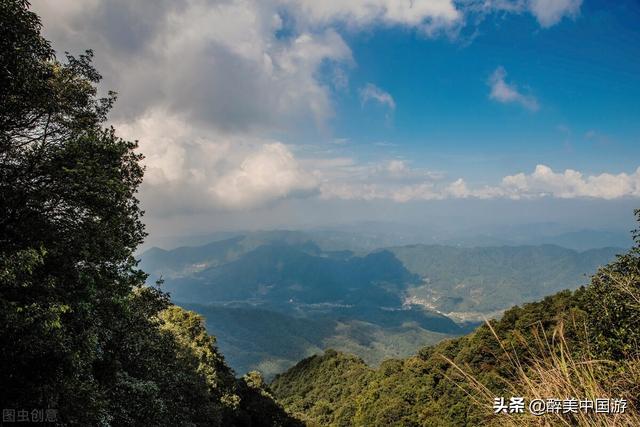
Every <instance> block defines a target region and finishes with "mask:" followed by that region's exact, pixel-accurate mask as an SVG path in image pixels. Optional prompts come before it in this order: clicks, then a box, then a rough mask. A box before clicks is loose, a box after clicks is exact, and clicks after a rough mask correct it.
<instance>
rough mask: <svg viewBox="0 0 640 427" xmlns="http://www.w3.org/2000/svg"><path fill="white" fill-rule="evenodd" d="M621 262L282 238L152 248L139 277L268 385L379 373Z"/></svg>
mask: <svg viewBox="0 0 640 427" xmlns="http://www.w3.org/2000/svg"><path fill="white" fill-rule="evenodd" d="M618 252H621V250H618V249H615V248H604V249H595V250H588V251H584V252H578V251H576V250H572V249H566V248H562V247H559V246H555V245H540V246H497V247H478V248H465V247H456V246H446V245H405V246H397V247H388V248H380V249H376V250H373V251H369V252H362V251H358V252H354V251H351V250H347V249H342V250H340V245H336V244H335V241H334V242H329V243H327V241H326V240H325V241H316V240H314V239H313V238H312V236H310V235H308V234H306V233H303V232H294V231H273V232H259V233H250V234H248V235H243V236H240V235H236V236H231V237H228V238H225V239H222V240H218V241H214V242H211V243H209V244H206V245H202V246H197V247H180V248H176V249H173V250H163V249H158V248H152V249H150V250H148V251H146V252H145V253H144V254H143V255H142V260H141V267H142V269H143V270H145V271H147V272H149V273H150V280H149V282H152V281H153V280H155V279H157V278H159V277H162V278H163V279H164V284H163V288H164V289H165V290H167V291H169V292H170V294H171V296H172V299H173V300H174V301H175V302H177V303H179V304H181V305H184V306H187V307H190V308H191V309H193V310H195V311H198V312H200V313H201V314H204V315H205V317H206V318H207V324H208V327H209V328H210V329H211V330H212V331H216V334H217V335H218V336H219V340H220V341H219V342H220V348H221V349H222V351H223V352H224V353H225V354H226V355H227V357H228V360H229V362H230V363H231V365H232V366H234V367H235V368H236V369H238V370H239V371H240V372H244V371H247V370H250V369H261V370H262V371H263V372H265V373H266V374H267V375H268V376H269V375H272V374H275V373H277V372H280V371H282V370H283V369H286V368H288V367H289V366H292V364H293V363H295V362H296V361H297V360H299V359H300V358H303V357H307V356H309V355H311V354H316V353H318V352H320V351H321V350H323V349H325V348H328V347H334V348H337V349H339V350H344V351H350V352H352V353H355V354H358V355H360V356H361V357H364V358H365V359H366V360H367V362H369V363H372V364H376V363H378V362H379V361H380V360H382V358H384V357H390V356H393V357H404V356H407V355H408V354H411V352H413V351H415V350H416V349H417V348H419V347H421V346H422V345H424V344H425V343H426V342H429V343H435V342H436V341H437V340H440V339H442V338H444V337H447V336H452V335H454V336H455V335H461V334H463V333H465V332H467V331H468V328H467V327H466V326H465V325H463V324H456V323H455V322H454V321H452V320H451V319H456V320H457V321H458V322H460V321H471V322H476V321H478V319H481V318H482V317H484V316H488V317H493V316H498V315H499V314H500V313H501V312H502V310H504V309H505V308H507V307H510V306H512V305H516V304H520V303H523V302H526V301H531V300H535V299H538V298H540V297H542V296H544V295H547V294H551V293H554V292H557V291H559V290H561V289H565V288H575V287H577V286H579V285H581V284H583V283H586V282H587V275H588V274H590V273H592V272H594V271H595V269H596V268H597V267H598V266H599V265H602V264H604V263H606V262H608V261H610V260H611V259H612V258H613V257H614V256H615V254H616V253H618ZM473 324H474V323H471V325H473ZM265 336H267V337H270V339H269V340H266V341H264V339H263V338H264V337H265ZM259 343H261V344H259ZM242 349H244V350H242ZM247 349H249V350H247ZM283 349H288V350H287V351H286V352H285V353H286V354H289V356H287V357H284V356H283V353H282V351H283Z"/></svg>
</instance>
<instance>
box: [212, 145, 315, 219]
mask: <svg viewBox="0 0 640 427" xmlns="http://www.w3.org/2000/svg"><path fill="white" fill-rule="evenodd" d="M315 189H316V181H315V179H314V178H313V176H311V175H309V174H308V173H306V172H305V171H303V170H302V169H301V168H300V166H299V164H298V162H297V161H296V159H295V158H294V157H293V155H292V154H291V152H290V151H289V150H288V149H287V147H286V146H285V145H283V144H281V143H278V142H276V143H270V144H265V145H264V146H262V147H261V148H260V150H259V151H257V152H255V153H252V154H250V155H249V156H248V157H247V158H245V159H244V160H243V161H242V163H241V164H240V166H239V167H238V168H236V169H234V170H232V171H231V172H229V173H227V174H225V175H223V176H222V177H221V178H220V179H219V180H217V181H216V182H215V184H214V185H213V186H212V187H211V189H210V191H211V192H212V193H213V194H214V195H215V196H216V197H217V198H218V199H219V200H221V201H223V202H224V204H225V206H228V207H233V208H236V209H237V208H249V207H255V206H256V205H261V204H264V203H267V202H270V201H273V200H278V199H283V198H286V197H289V196H291V195H292V194H294V193H297V194H303V195H308V194H310V193H312V192H313V191H315Z"/></svg>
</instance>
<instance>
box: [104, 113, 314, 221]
mask: <svg viewBox="0 0 640 427" xmlns="http://www.w3.org/2000/svg"><path fill="white" fill-rule="evenodd" d="M116 127H117V129H118V133H119V134H120V135H122V136H123V137H125V138H131V139H133V137H135V138H137V139H139V144H140V151H141V152H142V153H144V154H145V159H144V160H143V164H144V165H145V167H146V178H145V182H144V184H143V187H142V201H143V203H144V205H145V208H146V209H147V210H153V212H154V215H157V216H166V215H174V214H176V213H184V212H197V211H204V212H207V211H209V212H210V211H216V210H228V209H249V208H255V207H257V206H260V205H264V204H269V203H271V202H274V201H277V200H281V199H285V198H291V197H307V196H309V195H312V194H313V193H315V192H316V191H317V186H318V183H317V181H316V178H315V177H314V176H313V175H312V174H310V173H307V172H305V171H304V169H303V168H302V167H301V165H300V163H299V162H298V160H297V159H296V158H295V156H294V155H293V153H292V152H291V150H290V149H289V148H288V147H287V146H286V145H285V144H283V143H281V142H278V141H275V140H271V139H261V138H256V137H250V136H247V135H244V134H234V133H225V132H219V131H212V130H210V129H207V128H203V127H196V126H189V125H188V123H187V122H186V121H185V119H184V118H182V117H180V116H176V115H170V114H167V112H166V111H162V110H153V111H151V112H149V113H148V114H146V115H145V116H143V117H141V118H140V119H139V120H137V121H135V122H134V123H133V124H127V123H121V124H118V123H116Z"/></svg>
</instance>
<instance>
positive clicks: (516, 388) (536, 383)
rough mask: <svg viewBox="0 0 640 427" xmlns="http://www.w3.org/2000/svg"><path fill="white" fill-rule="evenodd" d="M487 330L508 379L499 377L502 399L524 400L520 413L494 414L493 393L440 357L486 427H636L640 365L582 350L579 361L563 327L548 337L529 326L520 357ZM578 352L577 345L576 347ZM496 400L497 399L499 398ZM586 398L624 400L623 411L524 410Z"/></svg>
mask: <svg viewBox="0 0 640 427" xmlns="http://www.w3.org/2000/svg"><path fill="white" fill-rule="evenodd" d="M486 324H487V327H488V328H489V329H490V331H491V333H492V334H493V336H494V337H495V339H496V340H497V341H498V342H499V343H500V347H501V349H502V351H503V352H504V354H505V355H506V359H507V360H508V363H509V365H510V366H508V368H509V370H510V371H511V372H512V375H509V377H510V378H509V379H507V378H503V381H504V383H505V384H506V391H505V393H504V395H503V396H502V397H504V398H505V400H506V401H508V400H509V397H512V396H513V397H524V398H525V402H526V404H525V411H524V413H515V414H509V413H500V414H494V409H493V401H494V398H495V397H497V396H496V395H495V393H494V392H493V391H491V390H490V389H489V388H488V387H486V386H485V385H484V384H483V383H482V382H481V381H480V380H478V379H477V378H476V377H475V376H474V375H473V374H472V373H471V372H470V370H469V369H467V368H466V367H463V366H459V365H458V364H456V363H455V362H454V361H453V360H451V359H449V358H447V357H445V356H442V357H443V358H444V359H445V360H447V362H449V363H450V364H451V365H452V366H453V367H454V368H455V371H457V372H458V373H459V374H460V375H461V376H462V378H463V382H462V384H460V383H459V382H457V383H458V384H459V385H460V386H461V387H462V388H463V389H464V390H465V391H466V392H467V394H468V396H469V398H470V399H472V401H473V402H474V403H475V404H476V406H478V407H479V408H480V410H481V411H482V412H483V413H485V414H486V424H487V425H496V426H497V425H500V426H514V427H516V426H518V427H519V426H556V425H558V426H576V425H577V426H589V427H591V426H593V427H596V426H598V427H613V426H616V427H618V426H620V427H622V426H625V427H626V426H630V427H631V426H633V427H638V426H640V414H639V413H638V408H636V407H634V406H633V402H634V401H635V400H637V398H638V396H637V393H638V387H639V385H640V360H638V359H633V360H628V361H624V362H613V361H608V360H596V359H593V358H589V357H588V356H587V354H588V351H586V352H585V351H581V352H580V353H582V354H584V355H583V356H579V355H576V353H577V352H574V351H572V348H570V343H569V342H568V340H567V338H566V336H565V329H564V323H562V322H560V323H559V324H558V325H557V326H556V327H555V329H554V331H553V333H552V335H551V336H550V337H549V336H548V335H547V334H546V333H545V331H544V329H543V328H542V325H534V326H533V328H534V329H533V337H534V339H533V340H529V341H527V340H525V338H524V337H523V336H522V335H520V336H519V339H520V343H521V344H523V345H524V347H525V348H526V351H525V354H524V355H523V354H520V355H518V353H516V351H515V349H513V348H511V349H509V348H508V344H507V342H506V341H503V340H502V339H501V338H500V337H499V336H498V334H497V333H496V331H495V330H494V328H493V327H492V325H491V323H490V322H486ZM580 340H581V342H580V348H581V349H588V348H589V346H588V343H586V342H584V340H586V338H584V337H581V338H580ZM576 347H577V346H576ZM498 397H500V396H498ZM550 398H556V399H559V400H563V399H569V398H574V399H590V400H594V401H595V399H598V398H624V399H626V400H627V402H628V406H627V408H626V410H625V412H624V413H618V414H605V413H594V412H593V411H589V412H585V411H582V410H580V409H579V410H578V412H577V413H566V414H565V413H562V411H560V412H559V413H547V414H544V415H539V416H536V415H533V414H531V413H530V412H529V410H528V402H530V401H531V400H532V399H543V400H546V399H550Z"/></svg>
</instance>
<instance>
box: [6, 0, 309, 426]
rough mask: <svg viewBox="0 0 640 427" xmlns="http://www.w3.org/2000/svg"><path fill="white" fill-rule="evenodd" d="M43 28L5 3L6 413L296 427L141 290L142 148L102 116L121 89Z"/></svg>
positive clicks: (169, 309)
mask: <svg viewBox="0 0 640 427" xmlns="http://www.w3.org/2000/svg"><path fill="white" fill-rule="evenodd" d="M40 29H41V28H40V21H39V18H38V17H37V16H36V15H35V14H34V13H32V12H30V11H29V3H28V2H27V1H24V0H3V1H2V2H0V342H1V343H2V345H1V347H2V350H1V351H0V367H2V369H0V408H2V409H3V423H4V422H5V421H9V422H10V421H11V420H10V419H9V418H6V417H8V415H7V414H8V413H9V412H5V410H6V411H14V412H13V414H14V416H15V414H16V413H17V414H18V421H24V420H21V419H20V416H21V414H23V413H24V412H25V411H27V413H28V415H30V414H31V411H41V412H42V413H43V414H44V413H46V414H47V415H46V417H47V418H46V421H47V422H48V423H50V424H51V423H58V424H57V425H82V426H98V425H115V426H123V425H131V426H141V425H158V426H160V425H166V426H177V425H202V426H210V425H224V426H229V425H246V426H249V425H265V426H271V425H297V424H299V423H298V422H297V421H296V420H294V419H292V418H291V417H289V416H288V415H287V414H286V413H285V412H284V411H283V410H282V408H281V407H280V406H279V405H278V404H277V403H276V402H275V401H274V400H273V399H272V397H271V395H270V394H269V392H268V390H267V388H266V387H265V385H264V383H263V381H262V378H261V376H260V375H259V374H257V373H250V374H248V375H246V376H245V377H243V378H240V379H237V378H235V377H234V373H233V371H232V370H231V369H230V368H229V367H228V366H227V364H226V362H225V361H224V359H223V357H222V355H221V354H220V353H219V352H218V350H217V348H216V345H215V339H214V338H213V337H212V336H210V335H208V334H207V333H206V331H205V328H204V322H203V320H202V318H201V317H199V316H197V315H196V314H195V313H193V312H188V311H185V310H183V309H181V308H179V307H176V306H174V305H172V304H171V303H170V302H169V299H168V296H167V295H166V294H164V293H162V292H160V291H158V290H157V289H155V288H153V287H147V286H146V285H145V279H146V275H145V274H144V273H143V272H142V271H140V270H139V269H138V268H137V266H136V265H137V261H136V260H135V259H134V256H133V254H134V251H135V250H136V248H137V247H138V245H139V244H140V243H141V242H142V241H143V239H144V237H145V232H144V226H143V223H142V221H141V216H142V211H141V209H140V207H139V202H138V200H137V198H136V193H137V190H138V187H139V185H140V183H141V181H142V177H143V168H142V166H141V165H140V160H141V158H142V157H141V155H140V154H138V153H137V152H136V144H135V143H134V142H130V141H126V140H123V139H121V138H119V137H118V136H117V132H116V130H115V129H113V128H111V127H108V126H106V125H105V120H106V115H107V113H108V111H109V109H110V107H111V106H112V104H113V102H114V101H115V94H113V93H109V94H108V95H107V96H106V97H104V98H99V97H98V95H97V84H98V82H99V81H100V78H101V77H100V75H99V74H98V72H97V71H96V70H95V69H94V68H93V66H92V64H91V60H92V56H93V54H92V52H91V51H87V52H86V53H85V54H82V55H80V56H77V57H74V56H71V55H67V57H66V59H64V60H59V59H57V58H56V56H55V54H54V52H53V50H52V49H51V46H50V44H49V42H48V41H47V40H45V39H44V38H43V37H42V36H41V35H40ZM5 418H6V419H5ZM29 419H31V418H29ZM42 421H44V415H43V420H42Z"/></svg>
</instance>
